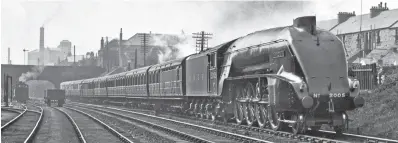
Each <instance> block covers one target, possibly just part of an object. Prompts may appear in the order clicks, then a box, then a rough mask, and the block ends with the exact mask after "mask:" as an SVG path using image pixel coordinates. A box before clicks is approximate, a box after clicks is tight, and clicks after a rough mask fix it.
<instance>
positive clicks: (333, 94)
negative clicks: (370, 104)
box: [329, 93, 346, 98]
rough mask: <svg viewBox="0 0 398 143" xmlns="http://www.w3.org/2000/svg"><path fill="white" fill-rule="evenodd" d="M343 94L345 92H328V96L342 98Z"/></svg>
mask: <svg viewBox="0 0 398 143" xmlns="http://www.w3.org/2000/svg"><path fill="white" fill-rule="evenodd" d="M345 96H346V94H345V93H329V98H343V97H345Z"/></svg>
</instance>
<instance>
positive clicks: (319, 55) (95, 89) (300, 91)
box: [61, 16, 364, 134]
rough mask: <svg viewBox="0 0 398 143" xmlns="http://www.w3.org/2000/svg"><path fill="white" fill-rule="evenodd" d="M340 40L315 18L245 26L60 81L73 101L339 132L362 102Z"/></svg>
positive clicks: (279, 127)
mask: <svg viewBox="0 0 398 143" xmlns="http://www.w3.org/2000/svg"><path fill="white" fill-rule="evenodd" d="M345 53H346V51H345V50H344V47H343V44H342V42H341V41H340V40H339V39H338V38H337V37H336V36H335V35H333V34H332V33H330V32H329V31H326V30H322V29H317V28H316V17H315V16H305V17H299V18H296V19H295V20H294V21H293V25H292V26H286V27H277V28H272V29H267V30H262V31H257V32H254V33H251V34H249V35H247V36H244V37H240V38H237V39H234V40H232V41H229V42H226V43H224V44H221V45H219V46H216V47H214V48H211V49H208V50H206V51H202V52H200V53H197V54H193V55H189V56H187V57H184V58H182V59H178V60H174V61H169V62H166V63H162V64H157V65H152V66H147V67H142V68H139V69H134V70H131V71H128V72H123V73H119V74H115V75H109V76H103V77H98V78H92V79H84V80H77V81H67V82H63V83H61V88H62V89H64V90H65V91H66V96H67V98H69V99H71V100H80V101H83V102H86V101H87V100H90V101H94V100H95V101H98V102H104V101H115V102H117V101H119V102H124V103H126V104H128V105H131V106H133V107H141V108H151V109H153V110H155V111H159V112H163V111H174V112H181V113H184V114H189V115H193V116H197V117H198V118H207V119H209V120H222V121H231V120H232V121H234V122H236V123H237V124H244V125H247V126H253V125H256V126H259V127H262V128H264V127H269V128H272V129H273V130H285V131H286V130H290V131H292V132H293V133H294V134H298V133H304V132H306V131H307V130H308V129H309V128H310V129H311V130H319V128H320V126H321V125H323V124H327V125H329V126H331V127H333V128H334V130H335V131H336V132H337V133H338V134H341V133H343V132H344V131H345V129H346V127H347V125H348V116H347V114H346V111H347V110H354V109H355V108H359V107H362V106H363V104H364V99H363V98H362V97H360V95H359V82H358V80H356V79H353V78H351V77H349V76H348V68H347V61H346V57H345Z"/></svg>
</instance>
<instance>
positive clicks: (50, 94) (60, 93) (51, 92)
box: [44, 89, 65, 107]
mask: <svg viewBox="0 0 398 143" xmlns="http://www.w3.org/2000/svg"><path fill="white" fill-rule="evenodd" d="M53 101H55V102H57V103H58V107H62V105H63V104H64V103H65V90H61V89H46V90H44V103H46V104H47V105H48V106H51V102H53Z"/></svg>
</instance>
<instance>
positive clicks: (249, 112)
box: [243, 82, 256, 126]
mask: <svg viewBox="0 0 398 143" xmlns="http://www.w3.org/2000/svg"><path fill="white" fill-rule="evenodd" d="M245 94H246V98H247V99H249V100H252V99H254V98H255V96H256V90H255V89H254V86H253V84H252V83H251V82H248V83H247V84H246V88H245ZM244 106H245V108H243V109H244V115H245V118H246V123H247V125H248V126H252V125H253V123H254V121H255V119H256V118H255V115H254V110H255V107H254V106H255V104H254V103H252V102H250V101H249V102H247V103H245V104H244Z"/></svg>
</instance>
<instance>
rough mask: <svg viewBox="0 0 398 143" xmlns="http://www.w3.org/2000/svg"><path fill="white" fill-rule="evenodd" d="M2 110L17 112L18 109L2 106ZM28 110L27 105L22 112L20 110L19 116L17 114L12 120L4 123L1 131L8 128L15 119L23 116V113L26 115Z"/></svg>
mask: <svg viewBox="0 0 398 143" xmlns="http://www.w3.org/2000/svg"><path fill="white" fill-rule="evenodd" d="M2 110H8V111H11V112H17V111H16V110H13V109H11V108H2ZM26 111H27V108H26V107H25V109H24V110H23V111H22V112H19V115H18V116H15V117H14V118H13V119H11V120H10V121H8V122H7V123H5V124H4V125H2V126H1V131H3V129H6V128H7V127H8V126H10V125H11V124H13V123H14V122H15V121H17V120H18V119H19V118H20V117H22V115H24V114H25V113H26Z"/></svg>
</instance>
